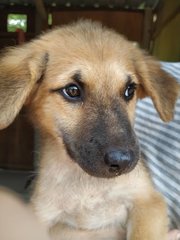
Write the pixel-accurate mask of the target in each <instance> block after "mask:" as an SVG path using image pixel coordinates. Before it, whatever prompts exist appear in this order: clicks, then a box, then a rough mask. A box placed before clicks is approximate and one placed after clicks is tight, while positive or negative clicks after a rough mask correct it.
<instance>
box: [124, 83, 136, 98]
mask: <svg viewBox="0 0 180 240" xmlns="http://www.w3.org/2000/svg"><path fill="white" fill-rule="evenodd" d="M135 90H136V83H130V84H128V86H127V87H126V89H125V92H124V98H125V100H126V101H129V100H131V99H132V98H133V96H134V92H135Z"/></svg>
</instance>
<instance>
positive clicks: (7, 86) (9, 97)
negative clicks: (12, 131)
mask: <svg viewBox="0 0 180 240" xmlns="http://www.w3.org/2000/svg"><path fill="white" fill-rule="evenodd" d="M46 59H47V54H45V53H43V54H40V53H37V51H36V52H35V49H33V47H32V46H31V44H30V43H28V44H26V45H24V46H21V47H17V48H12V49H9V50H7V52H6V53H4V54H3V56H1V57H0V129H3V128H5V127H7V126H8V125H9V124H10V123H11V122H12V121H13V120H14V118H15V117H16V115H17V114H18V113H19V111H20V110H21V108H22V106H23V104H24V103H25V101H26V99H27V97H28V96H29V94H30V92H31V91H32V89H33V87H34V85H35V83H36V82H37V81H38V79H40V78H41V76H42V74H43V72H44V68H45V63H46V61H47V60H46Z"/></svg>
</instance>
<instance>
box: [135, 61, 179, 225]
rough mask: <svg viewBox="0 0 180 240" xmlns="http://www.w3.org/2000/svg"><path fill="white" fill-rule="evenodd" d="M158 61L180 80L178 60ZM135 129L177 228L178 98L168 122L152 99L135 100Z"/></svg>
mask: <svg viewBox="0 0 180 240" xmlns="http://www.w3.org/2000/svg"><path fill="white" fill-rule="evenodd" d="M161 64H162V68H163V69H164V70H166V71H167V72H169V73H170V74H171V75H173V76H174V77H175V78H176V79H177V81H178V82H179V83H180V62H178V63H167V62H162V63H161ZM135 129H136V134H137V136H138V137H139V141H140V145H141V150H142V153H143V155H144V158H145V160H146V162H147V164H148V166H149V169H150V172H151V175H152V178H153V182H154V184H155V187H157V189H158V190H159V191H160V192H162V194H163V195H164V196H165V199H166V201H167V204H168V207H169V216H170V220H171V225H170V227H171V228H172V227H173V228H174V227H176V228H179V229H180V97H179V99H178V101H177V104H176V108H175V115H174V120H173V121H171V122H170V123H164V122H162V121H161V119H160V118H159V116H158V114H157V112H156V110H155V108H154V106H153V103H152V101H151V99H149V98H145V99H143V100H140V101H138V104H137V109H136V121H135Z"/></svg>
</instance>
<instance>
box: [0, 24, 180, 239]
mask: <svg viewBox="0 0 180 240" xmlns="http://www.w3.org/2000/svg"><path fill="white" fill-rule="evenodd" d="M47 54H48V56H49V59H47ZM77 70H80V71H81V72H82V76H83V82H84V84H85V85H86V87H87V90H86V91H87V96H86V97H87V101H86V102H88V104H87V103H86V102H82V104H72V103H69V102H67V101H65V100H64V99H63V97H62V96H60V95H59V94H57V93H55V92H53V91H54V90H56V89H60V88H62V87H64V86H66V85H67V84H68V83H71V82H72V79H71V76H72V74H73V73H75V72H76V71H77ZM127 75H130V76H131V78H132V80H133V81H134V82H135V83H136V84H137V86H138V89H137V91H136V94H135V96H134V98H133V100H131V101H130V102H129V103H128V104H127V103H126V102H125V101H124V100H123V97H122V96H123V93H124V88H125V84H126V82H127ZM177 95H178V85H177V83H176V82H175V80H174V79H173V78H172V77H170V76H169V75H168V74H167V73H165V72H164V71H163V70H161V69H160V65H159V64H158V63H157V62H156V61H155V60H154V59H152V58H151V57H148V56H146V55H145V54H144V53H143V52H142V51H140V50H139V49H137V48H136V47H134V46H133V45H132V44H131V43H130V42H128V41H127V40H125V39H124V38H122V37H121V36H120V35H119V34H117V33H115V32H114V31H112V30H108V29H106V28H102V27H101V26H100V24H97V23H91V22H89V21H85V22H78V23H75V24H72V25H69V26H65V27H62V28H60V29H55V30H53V31H50V32H48V33H46V34H44V35H42V36H41V37H40V38H39V39H37V40H35V41H33V42H31V43H28V44H26V45H24V46H22V47H21V48H17V49H12V50H10V52H7V54H6V55H5V56H4V57H2V60H1V61H0V111H1V114H0V128H4V127H6V126H7V125H9V124H10V123H11V122H12V121H13V119H14V118H15V116H16V115H17V113H18V112H19V111H20V109H21V107H22V105H23V104H25V103H26V105H27V107H28V109H29V116H30V118H31V120H32V122H33V123H34V125H35V126H36V127H38V128H39V130H40V135H41V154H40V155H41V159H40V166H39V175H38V179H37V182H36V187H35V191H34V194H33V197H32V204H33V207H34V210H35V212H36V214H37V216H38V217H39V219H40V220H41V221H42V222H44V223H46V224H47V227H48V228H49V229H50V232H51V237H52V239H57V240H62V239H64V240H68V239H80V237H81V238H83V239H86V240H88V239H89V240H90V239H99V240H100V239H101V240H105V239H111V240H120V239H121V240H122V239H124V238H125V232H126V235H127V240H157V239H163V240H165V239H167V225H168V223H167V216H166V208H165V204H164V202H163V200H162V198H161V197H160V196H159V194H158V193H156V192H155V190H154V189H153V187H152V184H151V181H150V179H149V175H148V173H147V171H146V168H145V167H144V166H143V164H142V160H141V159H140V160H139V162H138V164H137V166H136V167H135V169H134V170H132V171H131V172H130V173H128V174H124V175H121V176H118V177H115V178H110V179H105V178H96V177H93V176H90V175H88V174H87V173H86V172H85V171H83V170H82V169H81V168H80V167H79V165H78V164H76V163H75V162H74V161H72V159H71V158H70V156H69V155H68V154H67V151H66V149H65V146H64V142H63V136H62V133H61V132H60V131H59V128H61V129H63V131H67V132H70V133H71V134H72V137H75V136H76V135H75V133H77V132H78V131H81V130H82V128H85V129H89V128H90V127H91V126H89V125H88V123H87V125H86V124H85V123H84V121H83V119H86V118H88V119H93V118H94V117H95V116H96V114H97V113H96V111H95V110H94V105H95V104H96V103H101V105H102V106H103V107H104V109H109V110H107V111H110V115H111V120H110V122H109V123H107V126H108V129H109V134H110V135H112V134H113V133H114V132H116V130H118V131H120V132H122V133H123V131H124V129H117V119H116V117H115V115H114V112H112V114H111V109H110V106H111V104H112V102H111V99H112V97H113V96H114V97H116V98H119V106H120V107H121V109H123V111H124V112H125V113H126V114H127V116H128V119H129V121H130V122H131V125H133V122H134V111H135V104H136V100H137V98H140V97H144V96H150V97H151V98H152V100H153V102H154V105H155V107H156V109H157V111H158V112H159V115H160V117H161V118H162V119H163V120H164V121H169V120H171V119H172V117H173V109H174V105H175V101H176V98H177Z"/></svg>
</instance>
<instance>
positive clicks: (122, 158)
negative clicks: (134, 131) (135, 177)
mask: <svg viewBox="0 0 180 240" xmlns="http://www.w3.org/2000/svg"><path fill="white" fill-rule="evenodd" d="M134 158H135V157H134V154H133V151H132V150H120V149H117V150H116V149H115V150H109V151H108V152H106V154H105V155H104V162H105V164H106V165H107V166H108V170H109V172H111V173H124V172H127V171H128V170H129V169H130V168H131V166H132V164H133V162H134Z"/></svg>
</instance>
